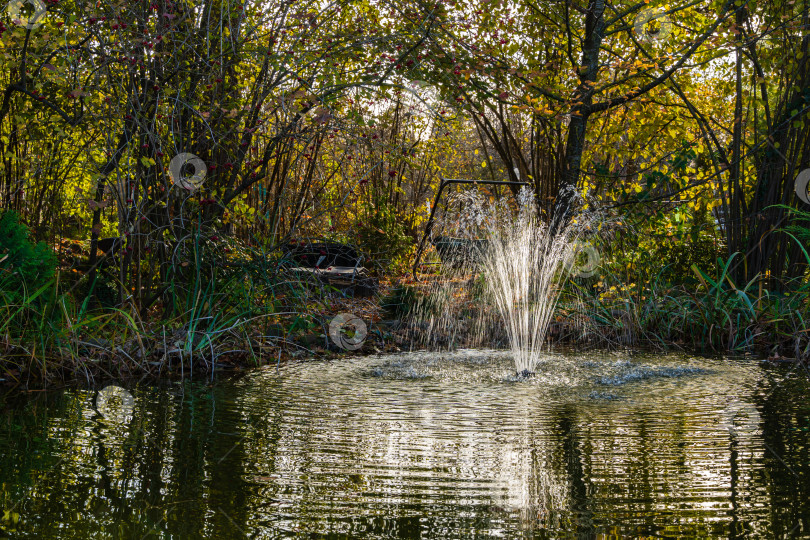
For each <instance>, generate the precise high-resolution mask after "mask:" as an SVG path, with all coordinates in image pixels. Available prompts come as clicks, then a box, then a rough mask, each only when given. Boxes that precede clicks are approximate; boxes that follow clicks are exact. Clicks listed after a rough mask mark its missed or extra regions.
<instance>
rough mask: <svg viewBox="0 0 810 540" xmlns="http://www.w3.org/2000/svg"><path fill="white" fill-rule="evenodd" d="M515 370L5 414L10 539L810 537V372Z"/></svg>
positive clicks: (663, 367)
mask: <svg viewBox="0 0 810 540" xmlns="http://www.w3.org/2000/svg"><path fill="white" fill-rule="evenodd" d="M512 372H513V368H512V367H511V360H510V359H509V356H508V355H507V354H505V353H503V352H496V351H458V352H455V353H419V354H401V355H394V356H377V357H365V358H351V359H343V360H335V361H308V362H301V363H298V364H291V365H287V366H282V367H281V368H280V369H278V370H277V369H276V368H272V369H270V368H269V369H260V370H256V371H253V372H251V373H248V374H247V375H244V376H241V377H239V378H231V379H228V380H224V381H218V382H214V383H213V384H206V382H200V383H194V382H184V383H175V384H169V385H165V386H162V387H136V388H128V390H129V392H130V393H131V396H132V398H133V399H132V400H131V401H128V400H127V399H123V400H111V401H110V402H108V403H107V404H106V405H105V404H103V403H102V404H101V405H99V404H97V403H96V400H97V392H96V391H95V390H82V389H69V390H61V391H56V392H37V393H31V394H28V395H26V396H24V397H21V396H15V397H11V396H6V397H5V398H4V399H3V400H2V401H1V402H0V406H2V411H1V412H0V455H1V456H2V458H1V461H0V485H2V490H3V493H2V500H0V505H2V509H3V516H2V520H0V536H10V537H13V538H26V537H27V538H46V539H47V538H135V539H142V538H178V539H185V538H277V537H291V536H301V537H308V538H319V537H330V538H338V537H347V538H348V537H352V538H357V537H362V538H461V537H464V538H468V537H504V538H514V537H536V538H552V537H553V538H559V537H577V538H580V537H582V538H593V537H603V538H608V537H609V538H637V537H666V538H691V537H711V538H743V537H745V538H810V433H808V427H810V399H809V397H810V383H808V380H810V377H809V376H808V374H807V373H806V371H805V370H804V369H803V368H801V367H792V366H777V367H766V366H762V365H761V364H760V363H758V362H756V361H752V360H745V361H744V360H729V359H705V358H695V357H688V356H678V355H667V356H652V355H636V354H633V355H631V354H628V353H621V354H619V353H611V354H608V353H588V354H587V355H585V354H583V355H579V356H578V355H562V354H550V355H549V356H548V357H547V360H546V361H545V362H544V363H543V364H542V365H541V366H540V367H539V369H538V372H537V375H536V376H534V377H531V378H529V379H524V380H518V379H515V377H514V376H513V375H512V374H511V373H512ZM105 395H106V394H105ZM127 395H128V394H127Z"/></svg>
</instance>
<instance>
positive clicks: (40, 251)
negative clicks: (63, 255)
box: [0, 211, 56, 303]
mask: <svg viewBox="0 0 810 540" xmlns="http://www.w3.org/2000/svg"><path fill="white" fill-rule="evenodd" d="M55 269H56V255H55V254H54V252H53V250H51V249H50V248H48V246H46V245H45V244H44V243H42V242H39V243H36V244H35V243H34V242H32V241H31V239H30V235H29V231H28V228H27V227H26V226H25V225H23V224H22V223H20V219H19V216H18V215H17V214H16V213H15V212H11V211H7V212H3V213H2V214H0V291H2V294H3V297H4V298H5V300H6V301H7V302H9V301H10V302H12V303H13V302H15V301H16V300H19V299H21V298H23V297H25V296H26V295H30V294H31V293H33V292H34V291H36V290H37V289H39V288H41V287H42V286H43V285H45V284H46V283H47V282H48V281H49V280H50V279H52V278H53V276H54V271H55Z"/></svg>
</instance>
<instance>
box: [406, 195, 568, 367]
mask: <svg viewBox="0 0 810 540" xmlns="http://www.w3.org/2000/svg"><path fill="white" fill-rule="evenodd" d="M533 198H534V194H533V193H532V191H531V190H529V189H528V188H527V187H524V188H523V189H522V190H521V191H520V192H519V193H518V196H517V198H516V200H512V199H500V200H495V199H494V198H485V197H484V196H483V195H482V194H481V193H480V192H478V191H477V190H471V191H465V192H462V193H459V194H457V195H455V197H453V198H452V199H451V201H450V205H451V206H454V205H457V206H458V208H459V210H458V212H456V213H454V216H455V217H450V218H448V217H447V216H445V217H444V218H442V220H441V221H440V226H439V227H437V228H436V230H438V231H440V232H439V234H438V235H437V237H436V238H437V239H438V243H439V245H438V246H437V247H439V246H442V247H443V246H444V243H446V242H447V241H446V240H445V239H446V238H447V237H448V230H449V236H450V237H452V238H453V239H454V241H456V242H461V243H465V242H466V245H469V246H476V250H477V251H478V253H477V254H476V256H475V257H469V258H468V259H467V260H466V261H465V260H459V257H454V258H453V260H452V264H450V265H445V267H444V268H443V276H442V279H437V280H435V281H433V282H432V283H431V284H430V285H429V292H428V293H427V294H426V295H425V296H424V300H423V302H422V303H421V305H419V306H418V307H417V309H416V310H415V315H416V318H417V320H418V321H419V322H420V323H421V325H422V327H423V329H424V330H425V334H426V337H427V339H426V340H425V341H423V343H426V344H428V345H434V346H435V345H437V344H438V343H437V342H436V339H435V336H436V335H440V336H449V338H448V339H447V340H446V341H447V343H446V345H449V346H453V345H454V344H458V343H459V342H460V341H461V339H460V337H461V336H462V335H463V334H468V337H471V338H472V340H471V342H470V344H471V345H476V346H477V345H480V344H481V343H482V342H483V341H485V340H486V338H487V337H491V335H492V331H493V330H495V333H496V334H497V332H498V329H500V331H502V333H503V334H504V337H505V341H506V342H508V345H509V348H510V349H511V351H512V355H513V358H514V362H515V371H516V373H517V375H518V377H521V378H526V377H528V376H531V374H532V373H533V372H534V370H535V368H536V366H537V365H538V363H539V362H540V359H541V353H542V351H543V346H544V344H545V340H546V334H547V332H548V327H549V323H550V322H551V319H552V315H553V313H554V308H555V306H556V304H557V299H558V297H559V294H560V291H561V290H562V285H563V282H564V280H565V279H566V278H567V277H568V275H569V273H570V269H571V267H572V266H573V264H572V263H573V258H574V257H575V255H576V252H575V249H574V246H575V244H576V241H577V232H578V231H579V230H581V225H582V221H581V220H580V226H577V225H570V226H567V227H562V228H558V229H559V230H558V231H557V232H556V233H553V232H552V230H551V228H550V227H549V226H548V225H547V224H546V223H544V222H543V221H542V220H541V219H540V218H539V216H538V215H537V210H536V205H535V204H534V200H533ZM445 249H446V248H445ZM477 273H480V275H481V276H483V281H484V287H483V288H482V290H481V291H480V293H479V294H478V295H477V297H476V294H475V285H476V283H477V282H476V278H475V277H473V278H471V279H469V280H467V279H465V277H466V276H468V275H470V274H472V275H473V276H474V275H475V274H477ZM471 296H472V297H473V298H470V297H471ZM465 313H466V314H472V315H473V317H472V321H470V322H467V321H465V320H464V319H462V320H459V319H458V318H457V317H458V315H459V314H465ZM470 334H471V336H470Z"/></svg>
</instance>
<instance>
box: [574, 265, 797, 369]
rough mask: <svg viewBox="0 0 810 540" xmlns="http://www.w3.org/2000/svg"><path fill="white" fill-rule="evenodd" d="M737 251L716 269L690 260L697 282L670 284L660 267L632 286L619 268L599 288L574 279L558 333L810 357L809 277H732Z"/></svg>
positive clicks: (617, 342)
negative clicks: (777, 280)
mask: <svg viewBox="0 0 810 540" xmlns="http://www.w3.org/2000/svg"><path fill="white" fill-rule="evenodd" d="M738 257H740V255H739V254H735V255H732V256H731V257H729V258H728V259H727V260H725V261H722V260H721V261H719V264H718V266H717V268H716V271H715V272H713V273H712V274H709V273H707V272H705V271H703V270H701V269H699V268H697V266H694V265H693V266H692V271H693V272H694V274H695V281H694V285H691V284H689V283H678V284H672V283H669V282H667V281H666V280H664V279H663V277H662V275H663V270H662V271H661V272H659V273H658V274H657V275H655V276H653V277H652V278H651V279H649V280H646V281H641V280H640V281H639V282H638V283H633V284H630V285H629V286H628V285H627V284H623V283H622V280H621V278H620V277H619V276H617V275H616V274H608V275H606V276H603V277H602V279H601V283H602V286H600V287H598V288H596V287H593V286H587V285H585V284H583V283H578V282H572V283H571V284H570V286H569V289H568V291H567V293H566V294H565V296H564V299H563V301H562V302H561V304H560V308H559V311H558V318H559V322H560V323H561V324H562V326H563V327H564V328H565V329H566V331H564V332H563V333H562V335H561V339H569V340H576V341H580V342H589V343H592V344H594V345H598V346H608V347H613V346H650V345H651V346H658V347H661V348H671V347H673V346H675V347H682V348H685V349H690V350H697V351H702V352H715V353H719V352H734V353H763V354H764V353H767V354H772V353H778V354H780V355H782V356H785V355H787V356H791V357H794V358H799V359H807V358H810V324H808V323H810V283H808V281H807V279H795V280H792V281H789V282H785V283H780V284H779V288H778V290H774V288H773V281H772V280H771V279H770V277H769V276H761V275H760V276H756V278H754V279H752V280H751V281H750V282H748V283H735V282H734V281H733V280H732V279H731V277H730V275H729V270H730V268H732V266H733V264H735V263H736V262H737V259H738ZM769 287H770V288H769Z"/></svg>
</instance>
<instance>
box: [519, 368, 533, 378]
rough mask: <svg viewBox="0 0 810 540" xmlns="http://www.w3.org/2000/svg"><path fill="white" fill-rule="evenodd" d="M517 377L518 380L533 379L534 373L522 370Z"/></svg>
mask: <svg viewBox="0 0 810 540" xmlns="http://www.w3.org/2000/svg"><path fill="white" fill-rule="evenodd" d="M517 376H518V378H520V379H528V378H529V377H534V371H529V370H528V369H524V370H523V371H518V372H517Z"/></svg>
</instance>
